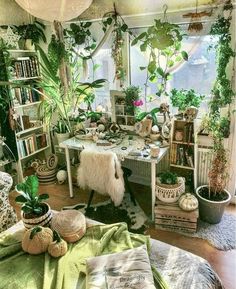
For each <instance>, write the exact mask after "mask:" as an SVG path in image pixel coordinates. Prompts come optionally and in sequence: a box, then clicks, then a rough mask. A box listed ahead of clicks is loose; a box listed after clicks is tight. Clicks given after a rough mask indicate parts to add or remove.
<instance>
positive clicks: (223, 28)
mask: <svg viewBox="0 0 236 289" xmlns="http://www.w3.org/2000/svg"><path fill="white" fill-rule="evenodd" d="M227 10H229V16H228V17H227V18H225V17H224V16H218V19H217V21H216V22H215V23H214V24H213V25H212V27H211V31H210V34H211V35H216V36H219V41H218V43H217V45H216V55H217V56H216V62H217V76H216V80H215V84H214V87H213V89H212V95H213V99H212V101H211V103H210V110H211V113H213V115H215V114H219V110H220V107H223V106H225V105H227V104H231V103H232V99H233V97H234V95H235V94H234V92H233V90H232V85H231V79H230V78H229V77H228V76H227V73H226V71H227V66H228V63H229V62H230V59H231V58H232V57H235V52H234V51H233V49H232V47H231V33H230V25H231V20H232V10H233V6H232V3H231V1H227V3H226V4H225V6H224V8H223V11H227Z"/></svg>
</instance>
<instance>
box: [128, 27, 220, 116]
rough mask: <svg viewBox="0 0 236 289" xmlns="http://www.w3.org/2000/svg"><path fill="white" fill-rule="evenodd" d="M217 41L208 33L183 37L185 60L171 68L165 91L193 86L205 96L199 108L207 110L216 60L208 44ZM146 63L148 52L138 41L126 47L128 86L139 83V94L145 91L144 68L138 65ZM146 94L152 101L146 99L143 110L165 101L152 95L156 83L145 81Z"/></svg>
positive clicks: (137, 33)
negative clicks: (128, 68) (140, 91)
mask: <svg viewBox="0 0 236 289" xmlns="http://www.w3.org/2000/svg"><path fill="white" fill-rule="evenodd" d="M134 30H135V34H136V35H139V34H140V33H141V32H142V31H144V29H134ZM216 43H217V37H214V38H213V37H211V36H209V35H204V36H188V37H186V38H185V39H184V41H183V44H182V49H183V50H186V51H187V52H188V54H189V60H188V61H183V62H182V63H180V64H179V65H177V67H174V69H173V70H172V71H171V73H172V76H173V78H172V79H171V80H170V81H169V82H168V85H167V90H168V91H170V90H171V89H172V88H176V89H182V88H183V89H191V88H192V89H194V90H195V91H197V92H198V93H200V94H205V95H206V96H207V97H206V99H205V101H204V103H202V106H201V108H200V110H201V111H202V112H204V111H206V110H207V102H208V100H209V97H210V93H211V89H212V86H213V84H214V80H215V77H216V63H215V54H216V51H215V49H214V48H212V49H210V50H209V45H212V47H214V45H215V44H216ZM147 63H148V53H147V54H146V55H145V54H144V53H143V52H141V51H140V49H139V44H137V45H135V46H130V79H131V84H132V85H137V86H140V87H141V89H142V91H143V94H144V90H145V85H144V84H145V81H146V77H147V74H146V73H147V72H146V70H142V71H141V70H140V69H139V67H140V66H146V65H147ZM147 84H148V88H147V95H151V96H153V99H154V100H153V101H150V100H147V104H146V109H147V110H150V109H151V108H152V107H154V106H158V105H159V104H160V103H161V102H163V101H166V99H165V97H160V98H158V97H157V96H155V92H156V84H155V83H150V82H148V83H147Z"/></svg>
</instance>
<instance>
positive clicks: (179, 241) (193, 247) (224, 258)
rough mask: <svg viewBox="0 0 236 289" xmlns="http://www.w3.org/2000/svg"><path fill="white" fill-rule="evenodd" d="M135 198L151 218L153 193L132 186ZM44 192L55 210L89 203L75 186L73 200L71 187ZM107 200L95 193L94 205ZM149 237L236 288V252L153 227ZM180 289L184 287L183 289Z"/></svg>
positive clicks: (231, 209)
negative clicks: (196, 259)
mask: <svg viewBox="0 0 236 289" xmlns="http://www.w3.org/2000/svg"><path fill="white" fill-rule="evenodd" d="M132 188H133V191H134V193H135V197H136V199H137V200H138V202H139V204H140V206H141V207H142V208H143V210H144V211H145V212H146V214H148V215H150V204H151V191H150V189H149V188H148V187H145V186H141V185H135V184H132ZM40 192H41V193H46V192H47V193H48V194H49V195H50V198H49V200H48V203H49V204H50V206H51V208H52V209H54V210H60V209H61V208H62V207H64V206H66V205H67V206H68V205H75V204H78V203H81V202H87V201H88V196H89V194H88V192H86V191H83V190H81V189H79V188H77V187H74V193H75V196H74V198H72V199H71V198H70V197H69V191H68V185H48V186H41V187H40ZM15 196H16V193H15V192H11V193H10V202H11V204H12V205H13V206H14V207H15V208H16V212H17V215H18V218H19V219H20V207H19V205H16V204H15V202H14V199H15ZM106 199H107V198H106V197H104V196H101V195H99V194H95V196H94V200H93V202H94V203H96V202H100V201H103V200H106ZM227 211H228V212H231V213H233V214H235V215H236V209H235V206H234V205H230V206H228V207H227ZM146 234H148V235H150V236H151V237H152V238H154V239H157V240H160V241H163V242H166V243H168V244H171V245H174V246H176V247H178V248H181V249H184V250H187V251H189V252H191V253H194V254H196V255H198V256H201V257H203V258H204V259H206V260H208V262H209V263H210V264H211V266H212V267H213V268H214V270H215V271H216V272H217V274H218V275H219V277H220V278H221V280H222V282H223V284H224V286H225V289H235V288H236V285H235V284H236V250H231V251H220V250H217V249H216V248H214V247H212V246H211V245H209V244H208V242H207V241H205V240H201V239H198V238H191V237H186V236H183V235H180V234H178V233H174V232H167V231H162V230H159V229H155V228H154V226H153V225H151V226H150V228H149V229H148V230H147V232H146ZM180 289H181V288H180ZM186 289H187V288H186Z"/></svg>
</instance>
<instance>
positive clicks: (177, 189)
mask: <svg viewBox="0 0 236 289" xmlns="http://www.w3.org/2000/svg"><path fill="white" fill-rule="evenodd" d="M184 192H185V179H184V178H182V177H178V184H175V185H167V184H161V183H160V179H159V178H157V180H156V197H157V198H158V199H159V200H160V201H162V202H164V203H175V202H177V201H178V199H179V197H180V196H181V195H182V194H183V193H184Z"/></svg>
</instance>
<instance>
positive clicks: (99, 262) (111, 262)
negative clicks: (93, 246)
mask: <svg viewBox="0 0 236 289" xmlns="http://www.w3.org/2000/svg"><path fill="white" fill-rule="evenodd" d="M86 270H87V275H86V288H87V289H95V288H96V289H97V288H100V289H102V288H104V289H105V288H110V289H115V288H119V289H125V288H135V289H145V288H146V289H155V288H156V287H155V286H154V280H153V276H152V271H151V266H150V262H149V257H148V254H147V248H146V245H142V246H140V247H138V248H134V249H130V250H126V251H123V252H120V253H114V254H109V255H102V256H97V257H93V258H88V259H87V264H86Z"/></svg>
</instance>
